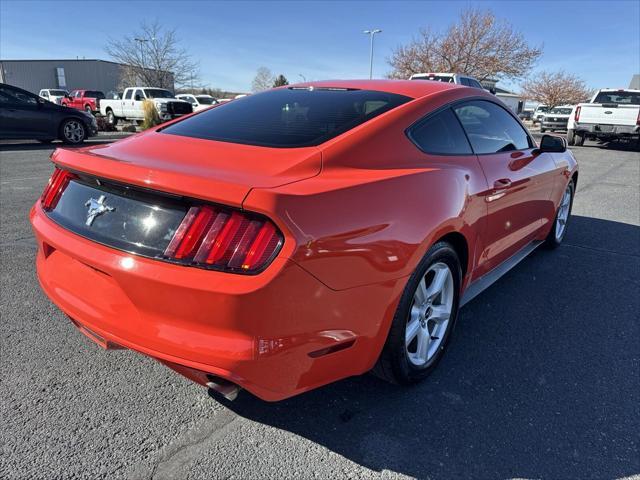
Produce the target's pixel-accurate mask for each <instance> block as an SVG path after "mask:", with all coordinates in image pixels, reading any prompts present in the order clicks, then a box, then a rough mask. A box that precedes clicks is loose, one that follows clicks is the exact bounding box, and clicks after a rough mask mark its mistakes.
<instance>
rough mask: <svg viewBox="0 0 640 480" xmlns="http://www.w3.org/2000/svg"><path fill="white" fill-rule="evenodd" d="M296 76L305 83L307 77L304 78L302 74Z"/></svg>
mask: <svg viewBox="0 0 640 480" xmlns="http://www.w3.org/2000/svg"><path fill="white" fill-rule="evenodd" d="M298 76H299V77H300V78H301V79H302V81H303V82H305V83H306V82H307V77H305V76H304V75H303V74H301V73H299V74H298Z"/></svg>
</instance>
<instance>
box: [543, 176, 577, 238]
mask: <svg viewBox="0 0 640 480" xmlns="http://www.w3.org/2000/svg"><path fill="white" fill-rule="evenodd" d="M575 188H576V187H575V184H574V183H573V180H571V181H569V183H568V184H567V188H566V189H565V191H564V193H563V194H562V198H561V199H560V205H558V210H557V211H556V216H555V218H554V219H553V226H552V227H551V231H550V232H549V235H547V238H546V239H545V247H547V248H551V249H553V248H558V247H559V246H560V244H561V243H562V240H564V237H565V235H566V234H567V226H568V224H569V219H570V218H571V209H572V207H573V196H574V194H575ZM563 217H564V218H563Z"/></svg>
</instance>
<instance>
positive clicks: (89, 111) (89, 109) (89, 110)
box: [84, 105, 93, 115]
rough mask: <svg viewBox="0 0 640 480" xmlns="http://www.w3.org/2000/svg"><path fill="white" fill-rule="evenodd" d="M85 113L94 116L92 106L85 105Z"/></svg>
mask: <svg viewBox="0 0 640 480" xmlns="http://www.w3.org/2000/svg"><path fill="white" fill-rule="evenodd" d="M84 111H85V112H87V113H90V114H91V115H93V110H91V105H85V106H84Z"/></svg>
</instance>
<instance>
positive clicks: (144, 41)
mask: <svg viewBox="0 0 640 480" xmlns="http://www.w3.org/2000/svg"><path fill="white" fill-rule="evenodd" d="M134 40H135V41H136V42H138V45H140V65H141V67H142V68H141V69H140V77H144V71H145V69H146V66H145V63H144V47H143V45H144V44H145V43H147V42H148V41H149V40H147V39H146V38H138V37H136V38H134ZM140 80H141V81H143V82H144V78H140ZM144 83H146V82H144Z"/></svg>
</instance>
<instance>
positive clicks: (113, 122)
mask: <svg viewBox="0 0 640 480" xmlns="http://www.w3.org/2000/svg"><path fill="white" fill-rule="evenodd" d="M107 123H108V124H109V125H112V126H114V127H115V126H116V125H117V124H118V117H116V116H115V114H114V113H113V110H107Z"/></svg>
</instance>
